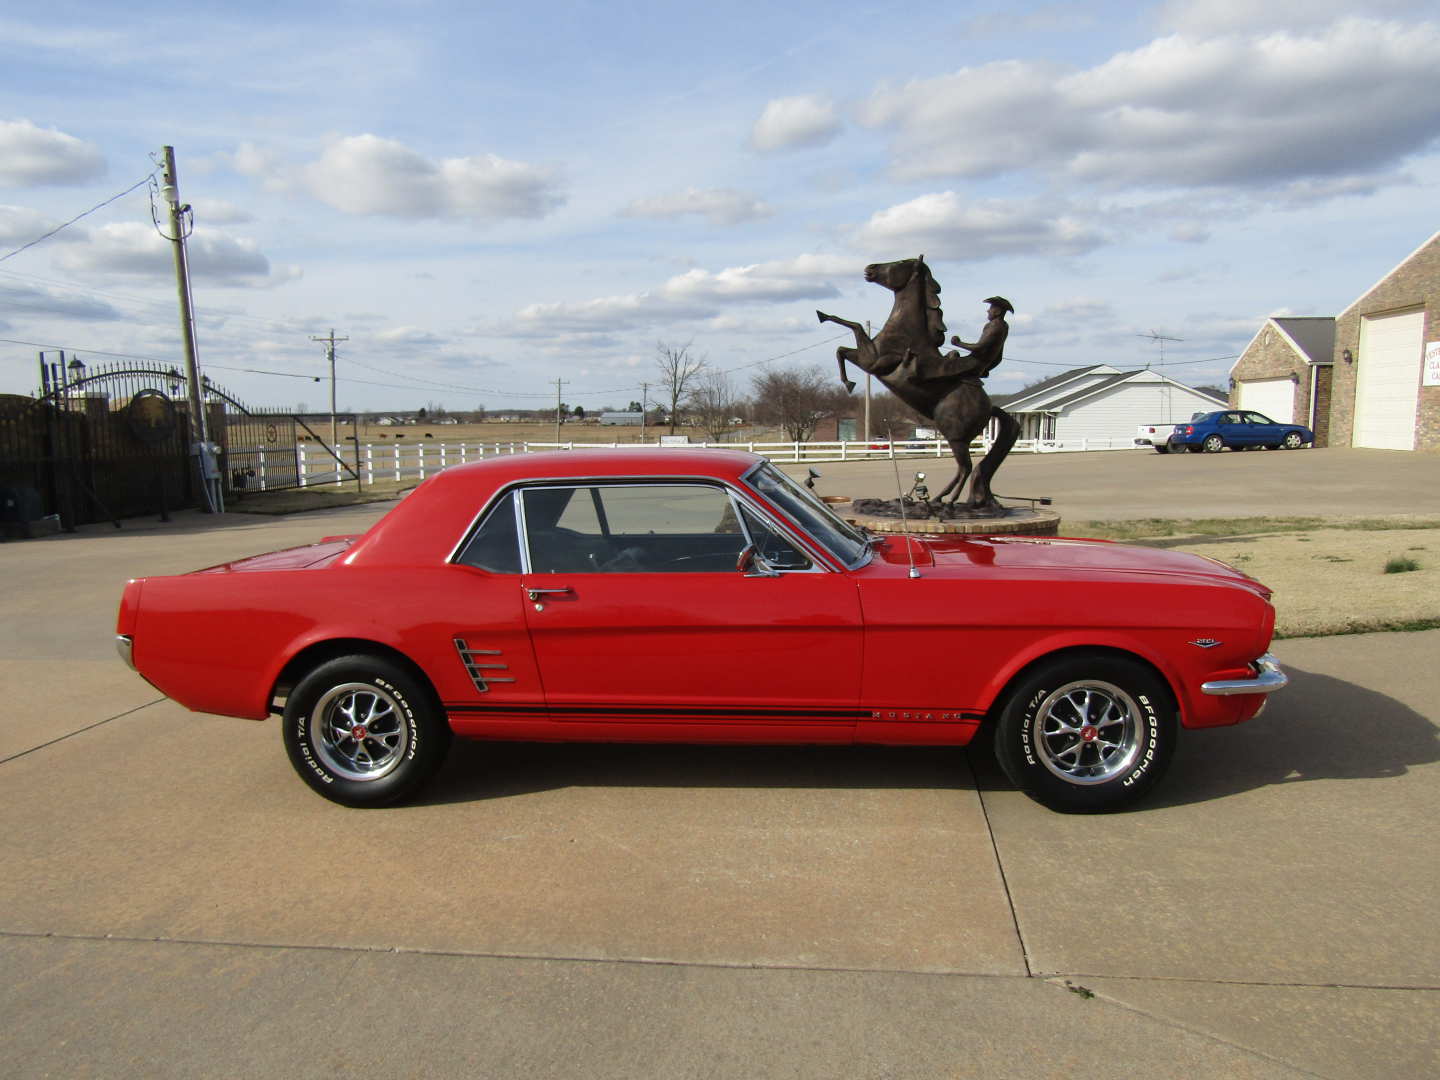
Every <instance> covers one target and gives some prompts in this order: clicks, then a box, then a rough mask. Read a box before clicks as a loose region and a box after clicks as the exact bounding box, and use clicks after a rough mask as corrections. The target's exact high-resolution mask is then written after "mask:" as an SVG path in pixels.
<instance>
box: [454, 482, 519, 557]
mask: <svg viewBox="0 0 1440 1080" xmlns="http://www.w3.org/2000/svg"><path fill="white" fill-rule="evenodd" d="M455 561H456V562H458V563H462V564H463V565H465V566H474V567H477V568H478V569H480V570H488V571H490V572H491V573H492V574H518V573H520V534H519V531H518V530H517V529H516V528H515V496H514V494H513V493H511V494H507V495H505V496H504V497H503V498H501V499H499V500H497V501H496V503H495V505H494V506H492V507H491V508H490V511H489V513H487V514H486V515H485V519H484V520H483V521H481V522H480V526H479V528H477V529H476V530H475V532H474V533H473V534H472V535H471V537H470V540H469V542H468V543H467V544H466V545H465V547H464V548H463V549H462V550H461V552H460V554H459V555H458V556H457V557H456V559H455Z"/></svg>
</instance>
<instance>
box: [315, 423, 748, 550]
mask: <svg viewBox="0 0 1440 1080" xmlns="http://www.w3.org/2000/svg"><path fill="white" fill-rule="evenodd" d="M764 460H765V459H764V458H762V457H760V456H759V455H758V454H751V453H747V452H745V451H743V450H720V449H710V448H699V447H653V446H646V447H636V448H634V449H629V448H620V449H599V450H545V451H539V452H536V453H525V454H505V455H502V456H499V457H493V458H486V459H485V460H484V461H475V462H471V463H469V464H467V465H454V466H451V467H450V468H448V469H445V470H444V471H443V472H440V473H437V474H436V475H434V476H432V477H430V478H429V479H428V480H426V481H425V482H424V483H422V484H421V485H420V486H419V487H417V488H416V489H415V490H414V491H412V492H411V493H410V494H409V495H407V496H406V497H405V498H404V499H402V500H401V501H400V503H399V504H398V505H397V506H396V507H395V508H394V509H392V510H391V511H390V512H389V513H388V514H386V515H385V516H384V517H383V518H381V519H380V520H379V521H378V522H376V523H375V525H374V526H373V527H372V528H371V529H370V531H369V532H367V533H366V534H365V535H364V536H362V537H361V538H360V539H359V540H357V541H356V542H355V543H354V544H353V545H352V546H351V548H350V551H349V552H347V554H346V556H345V558H344V559H343V560H341V561H342V563H343V564H345V565H347V566H379V565H415V564H427V563H434V562H436V561H438V560H441V559H444V558H446V557H447V556H448V555H449V554H450V552H451V551H452V550H453V549H454V547H455V544H456V542H457V541H458V540H459V539H460V537H461V536H462V535H463V534H464V533H465V531H466V530H467V529H468V528H469V526H470V525H471V524H472V523H473V522H474V520H475V518H476V515H477V514H478V513H479V511H480V510H481V508H482V507H484V506H485V505H486V504H488V503H489V502H490V500H491V498H492V497H493V496H494V495H495V493H496V492H498V491H500V490H502V489H504V488H506V487H509V486H510V485H513V484H519V483H526V482H534V481H540V482H544V481H547V480H642V479H701V480H719V481H725V482H729V483H735V482H737V481H738V480H739V479H740V477H742V476H743V475H744V474H745V473H747V472H749V471H750V470H751V469H752V468H754V467H755V466H756V465H758V464H759V463H760V462H762V461H764Z"/></svg>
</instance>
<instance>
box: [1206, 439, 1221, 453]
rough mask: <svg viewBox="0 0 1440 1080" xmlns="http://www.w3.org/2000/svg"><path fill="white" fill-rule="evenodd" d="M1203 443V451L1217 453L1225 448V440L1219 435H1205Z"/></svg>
mask: <svg viewBox="0 0 1440 1080" xmlns="http://www.w3.org/2000/svg"><path fill="white" fill-rule="evenodd" d="M1203 445H1204V448H1205V453H1207V454H1218V453H1219V452H1220V451H1221V450H1224V449H1225V440H1224V439H1222V438H1220V436H1219V435H1206V436H1205V442H1204V444H1203Z"/></svg>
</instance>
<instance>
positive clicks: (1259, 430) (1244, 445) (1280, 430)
mask: <svg viewBox="0 0 1440 1080" xmlns="http://www.w3.org/2000/svg"><path fill="white" fill-rule="evenodd" d="M1314 441H1315V433H1314V432H1313V431H1311V430H1310V429H1309V428H1307V427H1305V426H1303V425H1301V424H1282V423H1279V422H1278V421H1275V420H1271V419H1270V418H1269V417H1268V416H1266V415H1265V414H1264V413H1258V412H1252V411H1249V410H1246V409H1226V410H1224V411H1222V412H1212V413H1205V414H1204V415H1202V416H1197V417H1196V418H1195V419H1194V420H1191V421H1190V422H1189V423H1188V424H1176V425H1175V430H1174V431H1172V432H1171V433H1170V442H1169V447H1170V449H1171V450H1172V451H1175V452H1177V453H1178V452H1179V451H1181V450H1189V451H1190V453H1192V454H1198V453H1200V452H1201V451H1204V452H1205V453H1207V454H1218V453H1219V452H1220V451H1221V450H1224V449H1225V448H1226V447H1227V446H1228V447H1229V448H1230V449H1232V450H1256V449H1259V448H1260V447H1264V448H1265V449H1267V450H1279V449H1281V448H1282V447H1283V448H1284V449H1286V450H1298V449H1300V447H1302V446H1308V445H1309V444H1311V443H1313V442H1314Z"/></svg>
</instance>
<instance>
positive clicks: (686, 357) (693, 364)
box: [655, 341, 705, 435]
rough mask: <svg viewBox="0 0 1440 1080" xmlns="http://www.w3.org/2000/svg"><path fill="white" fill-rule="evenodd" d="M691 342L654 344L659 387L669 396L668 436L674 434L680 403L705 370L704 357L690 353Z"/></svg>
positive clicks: (661, 342)
mask: <svg viewBox="0 0 1440 1080" xmlns="http://www.w3.org/2000/svg"><path fill="white" fill-rule="evenodd" d="M693 344H694V342H693V341H687V342H686V343H685V344H684V345H670V344H667V343H666V342H663V341H657V342H656V343H655V354H656V355H655V366H656V368H658V369H659V371H660V385H661V387H662V389H663V390H664V392H665V393H667V394H669V395H670V434H671V435H674V434H675V422H676V421H677V420H678V419H679V417H680V402H681V401H683V400H684V399H685V396H686V395H687V394H688V393H689V391H690V389H691V386H692V385H693V383H694V381H695V378H696V377H697V376H698V375H699V374H700V372H702V371H704V370H705V359H704V357H699V356H696V355H695V354H694V353H692V352H691V351H690V347H691V346H692V345H693Z"/></svg>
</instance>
